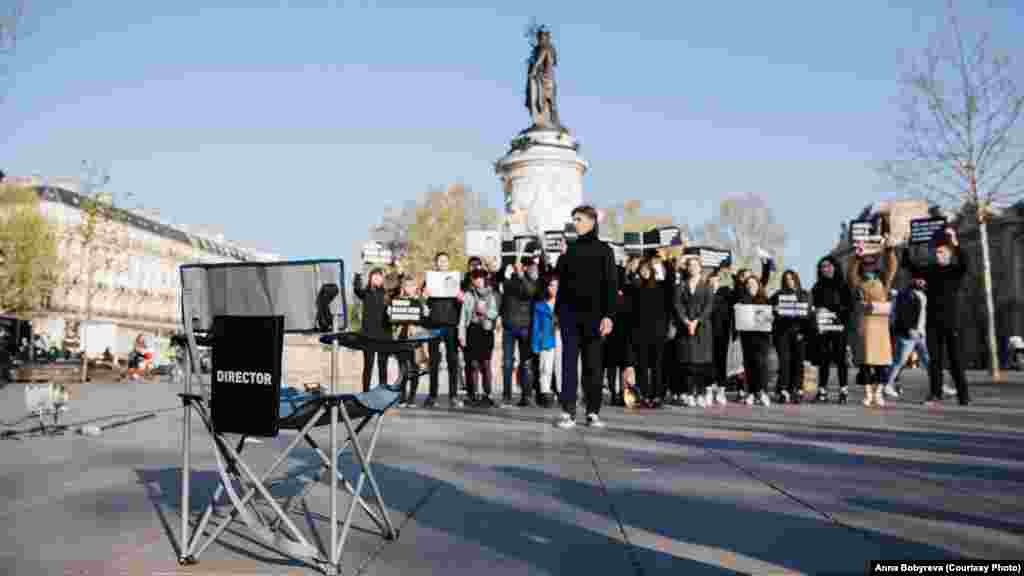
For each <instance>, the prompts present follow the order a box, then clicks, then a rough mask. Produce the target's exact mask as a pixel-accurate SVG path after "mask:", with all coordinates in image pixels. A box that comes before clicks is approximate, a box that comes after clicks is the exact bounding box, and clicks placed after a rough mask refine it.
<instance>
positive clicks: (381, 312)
mask: <svg viewBox="0 0 1024 576" xmlns="http://www.w3.org/2000/svg"><path fill="white" fill-rule="evenodd" d="M353 284H355V286H354V287H353V290H354V291H355V293H356V298H359V299H360V300H362V301H363V315H362V326H361V327H360V331H361V332H362V333H363V335H364V336H368V337H370V338H378V339H385V338H390V337H391V327H390V326H389V324H388V317H387V308H388V301H389V300H390V298H388V294H387V293H386V292H385V290H384V270H382V269H381V268H374V269H372V270H370V279H369V282H368V283H367V284H366V285H364V284H363V275H362V274H356V277H355V279H354V282H353ZM375 360H376V363H377V378H378V379H379V381H378V383H379V384H385V383H386V382H387V378H388V357H387V354H384V353H381V352H373V351H371V350H363V392H369V390H370V375H371V374H372V373H373V364H374V361H375Z"/></svg>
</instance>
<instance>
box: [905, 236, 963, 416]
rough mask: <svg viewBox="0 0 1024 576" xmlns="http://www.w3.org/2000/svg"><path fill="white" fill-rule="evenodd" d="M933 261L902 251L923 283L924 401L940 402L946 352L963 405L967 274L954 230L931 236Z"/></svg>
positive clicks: (915, 274) (912, 270)
mask: <svg viewBox="0 0 1024 576" xmlns="http://www.w3.org/2000/svg"><path fill="white" fill-rule="evenodd" d="M934 244H935V248H934V251H935V261H934V262H933V263H930V264H928V265H926V266H920V265H918V264H915V263H914V262H912V261H911V260H910V255H909V254H908V253H907V252H904V253H903V264H904V266H906V267H907V268H908V269H909V270H910V272H911V274H913V275H914V277H917V278H922V279H923V280H924V281H925V283H926V284H927V290H926V296H927V298H928V305H927V307H926V309H925V312H926V314H925V316H926V319H925V327H926V331H927V333H928V336H927V338H928V356H929V360H931V363H930V364H929V365H928V379H929V382H930V384H931V393H930V394H929V395H928V398H927V399H926V400H925V403H926V404H934V403H937V402H942V392H943V390H942V369H943V360H944V353H948V354H949V371H950V375H951V376H952V377H953V383H954V384H955V385H956V395H957V399H958V400H959V401H960V404H961V405H963V406H966V405H967V404H968V403H970V400H971V397H970V393H969V391H968V390H967V376H966V375H965V374H964V365H963V362H962V361H961V358H960V303H959V294H958V292H959V291H960V286H961V284H962V283H963V279H964V276H966V275H967V264H968V260H967V254H966V253H965V252H964V251H963V250H961V249H960V240H959V239H958V238H957V234H956V230H954V229H953V228H946V229H945V230H942V231H940V232H939V233H938V234H937V235H936V238H935V241H934Z"/></svg>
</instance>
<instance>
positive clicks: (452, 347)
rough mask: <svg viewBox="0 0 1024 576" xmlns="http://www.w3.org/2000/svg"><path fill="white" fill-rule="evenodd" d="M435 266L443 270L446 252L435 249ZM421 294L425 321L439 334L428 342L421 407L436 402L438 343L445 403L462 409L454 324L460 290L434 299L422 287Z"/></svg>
mask: <svg viewBox="0 0 1024 576" xmlns="http://www.w3.org/2000/svg"><path fill="white" fill-rule="evenodd" d="M434 266H435V269H436V270H437V271H439V272H447V271H448V266H449V256H448V253H447V252H438V254H437V256H435V257H434ZM423 296H424V297H425V298H426V299H427V307H428V308H429V323H430V325H431V326H432V327H433V328H434V330H436V331H437V333H439V334H440V336H441V338H440V339H439V340H432V341H431V342H430V395H429V396H428V397H427V400H426V402H424V403H423V407H424V408H432V407H434V406H435V405H436V404H437V396H438V394H439V393H440V377H439V376H440V371H441V343H442V342H443V343H444V356H445V360H446V361H447V362H448V397H449V400H448V402H449V405H450V406H451V407H452V408H462V407H463V402H462V400H460V399H459V348H458V338H457V336H458V334H457V327H458V324H459V316H460V313H461V302H462V296H463V292H462V290H459V292H458V296H457V297H456V298H435V297H433V296H432V295H431V294H430V293H429V291H426V290H424V291H423Z"/></svg>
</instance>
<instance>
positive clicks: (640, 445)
mask: <svg viewBox="0 0 1024 576" xmlns="http://www.w3.org/2000/svg"><path fill="white" fill-rule="evenodd" d="M972 376H973V378H974V381H975V382H976V384H975V385H974V388H973V395H974V399H975V402H974V403H973V404H972V405H971V406H969V407H967V408H961V407H959V406H956V405H955V403H953V402H950V404H949V405H947V406H943V407H939V408H925V407H923V406H920V405H919V404H918V403H917V401H919V400H920V399H921V398H922V397H923V396H924V391H925V382H924V377H923V374H922V373H920V372H915V373H912V374H909V375H908V376H907V377H905V378H904V380H905V384H906V386H907V388H908V390H909V392H908V396H909V398H908V399H907V400H905V401H902V400H897V401H895V402H891V403H890V404H889V406H887V407H886V408H884V409H877V408H876V409H870V410H869V409H865V408H863V407H862V406H860V404H859V399H860V398H859V397H858V396H855V397H854V398H853V399H852V402H851V404H849V405H846V406H837V405H828V406H819V405H811V404H805V405H801V406H772V407H770V408H760V407H747V406H742V405H729V406H726V407H718V408H712V409H695V408H672V409H666V410H662V411H657V412H650V411H643V412H637V411H626V410H623V409H621V408H606V409H605V410H604V412H603V413H602V414H603V415H604V416H605V419H606V420H607V422H608V428H607V429H605V430H600V431H597V430H590V429H586V428H583V427H581V428H579V429H577V430H573V431H570V432H564V431H560V430H556V429H554V428H553V427H552V425H551V423H552V420H553V418H554V416H555V415H556V414H555V412H554V411H553V410H541V409H522V410H520V409H513V410H497V409H495V410H490V411H477V410H462V411H449V410H447V409H445V410H432V411H427V410H423V409H415V410H405V411H402V412H399V413H397V414H395V415H394V416H393V417H391V418H390V419H389V420H388V421H387V424H386V427H385V430H384V433H383V435H382V437H381V440H380V442H379V445H378V448H377V454H376V456H375V460H376V462H377V465H376V471H377V474H378V479H379V481H380V483H381V488H382V490H383V491H384V494H385V498H386V500H387V502H388V504H389V507H390V514H391V518H392V519H393V521H395V522H396V524H397V525H398V526H400V527H401V533H400V536H399V538H398V540H396V541H394V542H386V541H383V540H382V539H381V538H379V537H376V536H374V535H373V534H372V533H371V532H370V531H369V529H371V528H373V524H372V523H371V522H370V521H369V519H368V518H366V517H365V516H363V517H362V518H360V519H358V520H357V523H358V524H359V526H360V529H359V530H356V531H355V532H354V534H353V536H352V538H351V540H350V543H349V545H348V546H347V548H346V551H345V555H344V557H343V561H344V566H343V570H344V573H345V574H366V575H396V576H397V575H399V574H401V575H417V574H424V575H426V574H473V575H479V574H485V575H487V576H498V575H504V574H553V575H573V574H580V575H587V576H595V575H653V574H666V575H703V574H863V573H864V569H865V566H866V563H867V562H868V560H870V559H883V558H884V559H898V558H903V559H941V558H962V557H971V558H984V559H1024V498H1022V497H1021V494H1022V493H1024V492H1022V489H1024V428H1022V425H1024V380H1022V379H1021V377H1020V376H1019V375H1016V374H1014V375H1011V379H1012V381H1011V382H1009V383H1004V384H998V385H993V384H987V383H985V381H984V379H983V376H982V375H981V374H972ZM179 391H180V390H179V389H178V387H176V386H174V385H172V384H170V383H166V382H160V383H128V382H126V383H118V384H103V383H91V384H87V385H83V386H79V387H76V388H75V390H74V392H73V394H74V397H73V400H72V406H71V411H70V412H69V413H68V414H67V416H66V421H68V422H73V423H82V422H87V421H89V420H92V419H95V418H100V417H105V416H110V415H114V414H121V415H124V416H126V417H127V416H131V415H135V414H139V413H145V412H147V411H153V410H162V411H161V412H159V413H158V414H157V416H156V417H155V418H151V419H148V420H144V421H141V422H138V423H135V424H130V425H126V426H124V427H121V428H115V429H111V430H107V431H106V432H104V433H103V435H101V436H99V437H88V436H80V435H73V434H66V435H63V436H58V437H51V438H42V437H34V438H24V439H20V440H14V439H5V440H0V458H2V460H0V462H2V469H0V514H2V515H3V522H4V524H5V526H6V528H7V530H6V534H7V536H6V538H4V539H2V540H0V574H19V575H20V574H79V575H86V574H95V575H101V574H102V575H106V574H163V575H177V574H180V575H185V574H197V575H198V574H211V575H212V574H223V575H257V574H259V575H264V574H266V575H270V574H315V573H316V571H315V570H313V569H312V568H310V567H308V566H307V565H305V564H302V563H299V562H297V561H294V560H291V559H289V558H287V557H283V556H281V555H280V554H278V553H276V552H274V551H273V550H271V549H269V548H268V547H266V546H264V545H263V544H261V543H260V542H259V541H258V540H257V539H256V538H254V537H252V536H250V535H249V534H247V532H246V529H245V528H244V526H243V525H241V524H239V523H235V524H233V525H232V526H230V527H229V528H228V529H227V531H226V532H225V536H224V537H223V541H222V542H218V543H215V544H214V545H212V546H211V547H210V548H209V549H207V550H206V551H205V552H204V553H203V555H202V556H201V557H200V559H199V560H200V563H199V564H198V565H195V566H188V567H181V566H179V565H178V564H177V561H176V557H177V553H178V552H177V550H178V547H179V545H180V543H179V539H180V534H179V525H180V518H181V516H180V514H181V510H180V502H179V495H178V493H179V486H180V481H181V456H180V446H181V426H182V417H181V409H180V407H179V406H178V404H177V399H176V397H175V396H174V394H175V393H177V392H179ZM858 393H859V391H858ZM0 398H2V400H3V402H2V403H0V406H2V407H0V416H2V419H3V420H4V422H5V423H7V424H11V423H12V421H14V420H17V419H19V418H21V417H23V416H24V413H23V412H24V409H23V406H24V388H23V386H22V385H20V384H10V385H7V386H6V387H5V388H3V389H0ZM442 404H444V402H442ZM104 422H105V421H104ZM194 422H195V420H194ZM101 423H102V422H101ZM24 425H25V426H27V425H28V423H25V424H24ZM315 435H316V436H317V437H318V438H322V439H324V441H325V442H326V438H327V433H326V430H321V431H317V432H316V434H315ZM194 439H195V451H194V456H193V462H194V467H195V471H194V472H193V476H192V483H193V486H194V488H195V491H194V496H193V500H192V510H191V514H192V515H193V516H196V515H198V514H199V513H200V512H201V511H202V508H203V506H204V505H205V503H206V501H205V499H204V498H203V495H207V497H208V495H209V494H211V493H212V491H213V489H214V487H215V486H216V482H217V477H216V474H215V471H214V470H215V468H214V464H213V453H212V448H211V443H210V440H209V437H208V435H207V434H206V432H205V431H204V430H203V429H202V428H201V427H200V426H199V425H198V424H197V425H196V426H195V434H194ZM289 439H290V435H282V436H281V437H280V438H278V439H268V440H266V441H264V442H263V444H256V445H253V446H251V447H248V448H247V449H246V451H247V452H248V453H250V457H249V458H247V462H250V463H252V464H254V465H255V468H256V469H257V470H262V469H263V468H265V467H266V466H267V465H268V464H269V463H270V460H271V458H272V456H273V455H274V454H276V453H277V451H278V450H279V449H280V448H281V447H282V446H283V445H284V444H285V443H287V441H288V440H289ZM271 448H274V449H271ZM294 456H295V458H294V459H293V461H292V462H291V463H290V464H291V465H293V466H298V465H301V464H302V463H303V461H305V462H312V461H311V460H310V457H311V456H312V453H311V452H310V451H309V450H308V449H304V448H300V449H298V450H297V451H296V452H295V453H294ZM281 489H282V490H284V492H281V494H287V489H288V486H287V485H285V486H282V487H281ZM365 494H367V495H368V494H369V490H366V491H365ZM328 498H329V495H328V489H327V486H326V485H323V486H317V487H315V488H314V489H313V490H312V491H311V492H310V493H309V496H308V497H307V499H306V507H305V509H307V510H308V512H305V511H304V509H303V508H302V507H301V506H300V507H299V508H300V509H299V510H297V511H296V513H295V514H294V515H293V519H294V520H295V522H296V524H297V525H298V526H299V527H300V528H301V529H303V530H305V531H306V533H307V534H309V535H311V538H312V541H313V542H316V541H318V540H319V541H326V540H327V538H328V537H329V536H328V534H329V522H328V521H327V520H326V519H325V514H326V512H327V503H328ZM227 509H229V508H226V510H227ZM196 520H197V518H196ZM314 534H315V535H314Z"/></svg>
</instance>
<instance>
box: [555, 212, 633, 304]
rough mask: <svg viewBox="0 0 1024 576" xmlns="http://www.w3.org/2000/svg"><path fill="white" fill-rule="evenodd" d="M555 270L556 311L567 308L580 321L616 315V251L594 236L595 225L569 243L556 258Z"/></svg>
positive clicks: (617, 278) (617, 287) (617, 290)
mask: <svg viewBox="0 0 1024 576" xmlns="http://www.w3.org/2000/svg"><path fill="white" fill-rule="evenodd" d="M557 270H558V282H559V285H558V300H557V302H556V304H555V310H556V311H557V312H558V313H559V315H561V314H562V312H561V311H562V310H565V309H566V308H568V309H571V310H572V315H573V316H574V317H575V318H576V320H577V321H578V322H581V323H591V322H599V321H600V320H601V319H602V318H614V317H615V308H616V300H617V297H618V293H619V286H618V280H619V272H618V269H617V267H616V266H615V254H614V253H613V252H612V249H611V247H610V246H608V245H607V244H605V243H604V242H602V241H601V240H599V239H598V238H597V231H596V229H595V230H592V231H590V232H589V233H587V234H584V235H582V236H580V237H578V238H577V239H576V241H575V242H573V243H571V244H569V249H568V250H567V251H566V252H565V254H562V256H561V257H559V258H558V265H557Z"/></svg>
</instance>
